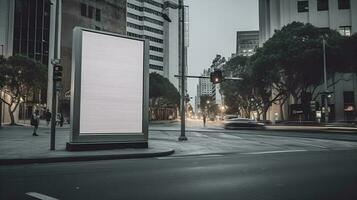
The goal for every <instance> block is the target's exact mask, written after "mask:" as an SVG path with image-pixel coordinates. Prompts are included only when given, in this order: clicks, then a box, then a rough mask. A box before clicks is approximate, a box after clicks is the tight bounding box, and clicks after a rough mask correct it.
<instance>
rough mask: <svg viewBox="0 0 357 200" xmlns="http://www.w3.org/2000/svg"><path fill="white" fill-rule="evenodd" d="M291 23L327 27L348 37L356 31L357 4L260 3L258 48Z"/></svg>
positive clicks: (338, 0)
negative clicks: (276, 31)
mask: <svg viewBox="0 0 357 200" xmlns="http://www.w3.org/2000/svg"><path fill="white" fill-rule="evenodd" d="M294 21H297V22H303V23H310V24H312V25H314V26H316V27H319V28H330V29H333V30H337V31H339V32H340V33H342V34H343V35H346V36H348V35H351V34H352V33H355V32H357V1H355V0H305V1H302V0H259V43H260V46H261V45H262V44H263V43H264V42H265V41H267V40H268V39H269V38H270V37H272V36H273V35H274V31H275V30H280V29H281V28H282V27H283V26H285V25H287V24H290V23H292V22H294Z"/></svg>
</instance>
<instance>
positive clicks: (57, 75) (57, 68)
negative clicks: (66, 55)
mask: <svg viewBox="0 0 357 200" xmlns="http://www.w3.org/2000/svg"><path fill="white" fill-rule="evenodd" d="M62 70H63V67H62V66H61V65H58V64H56V65H54V66H53V81H58V82H61V81H62Z"/></svg>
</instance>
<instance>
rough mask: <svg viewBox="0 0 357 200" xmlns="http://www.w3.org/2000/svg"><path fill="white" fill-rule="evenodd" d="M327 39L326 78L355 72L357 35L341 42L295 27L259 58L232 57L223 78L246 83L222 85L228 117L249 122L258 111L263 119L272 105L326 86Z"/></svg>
mask: <svg viewBox="0 0 357 200" xmlns="http://www.w3.org/2000/svg"><path fill="white" fill-rule="evenodd" d="M323 39H325V41H326V57H327V69H328V73H334V72H357V62H356V59H355V58H356V56H357V34H355V35H353V36H351V37H343V36H341V35H340V34H339V33H338V32H336V31H334V30H330V29H319V28H317V27H314V26H312V25H311V24H303V23H300V22H293V23H291V24H288V25H286V26H284V27H283V28H282V29H281V30H277V31H276V32H275V34H274V35H273V37H271V38H270V39H269V40H268V41H266V42H265V43H264V45H263V47H261V48H258V49H257V51H256V53H255V55H253V56H251V57H242V56H237V57H234V58H232V59H231V60H229V61H228V62H227V63H226V64H225V65H224V66H223V70H224V75H225V76H230V75H232V76H239V77H241V78H243V80H242V81H239V82H238V81H225V82H223V83H222V84H221V90H222V92H223V94H224V96H225V103H226V104H227V105H228V111H227V112H240V114H242V115H244V116H249V115H250V112H251V111H257V112H258V116H259V115H260V114H263V117H264V118H265V117H266V112H267V110H268V109H269V107H270V106H271V105H272V104H274V103H277V102H280V103H281V102H285V101H286V100H287V99H288V98H289V97H291V96H292V97H294V99H295V100H296V101H297V100H299V99H301V98H302V96H303V94H306V93H313V92H314V91H315V89H316V88H317V87H318V86H319V85H321V83H322V81H323V70H324V68H323V48H322V47H323V46H322V44H323V42H322V41H323ZM242 112H243V113H242Z"/></svg>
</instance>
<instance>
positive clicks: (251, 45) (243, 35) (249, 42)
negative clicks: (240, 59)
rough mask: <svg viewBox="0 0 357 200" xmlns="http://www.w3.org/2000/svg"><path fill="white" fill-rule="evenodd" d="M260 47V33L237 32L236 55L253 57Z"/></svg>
mask: <svg viewBox="0 0 357 200" xmlns="http://www.w3.org/2000/svg"><path fill="white" fill-rule="evenodd" d="M258 46H259V31H237V51H236V55H239V56H251V55H253V54H254V53H255V51H256V49H257V48H258Z"/></svg>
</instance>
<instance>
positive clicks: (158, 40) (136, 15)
mask: <svg viewBox="0 0 357 200" xmlns="http://www.w3.org/2000/svg"><path fill="white" fill-rule="evenodd" d="M177 6H178V0H127V35H128V36H132V37H138V38H145V39H148V40H149V43H150V60H149V67H150V72H156V73H158V74H160V75H162V76H164V77H166V78H168V79H169V80H170V82H171V83H173V84H174V86H175V87H176V88H177V89H179V88H180V84H179V79H178V78H176V77H174V75H177V74H179V73H180V72H181V70H180V66H181V65H180V62H181V59H180V58H181V54H180V49H179V48H180V45H179V44H180V33H179V30H180V29H179V26H180V23H179V17H180V15H179V13H178V11H179V10H178V8H177ZM185 8H186V9H185V10H186V14H185V15H186V16H185V22H186V23H185V24H186V27H185V30H186V34H185V38H186V41H185V48H187V47H188V34H187V32H188V20H187V19H188V8H187V7H185ZM163 14H165V16H167V17H168V18H166V19H164V17H163ZM168 20H169V21H168ZM186 52H187V51H186ZM185 66H186V68H187V62H185Z"/></svg>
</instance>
